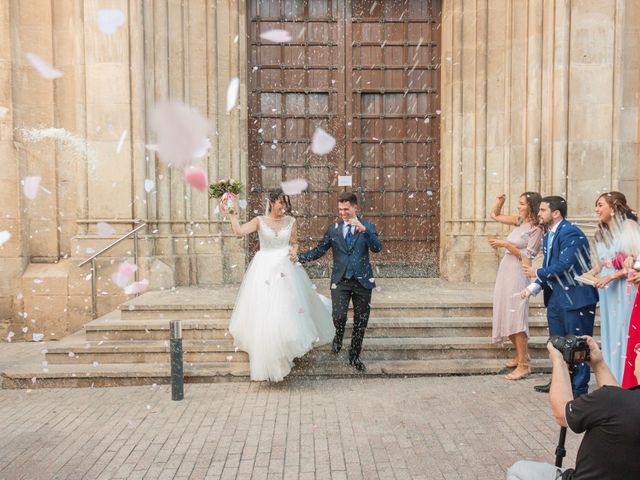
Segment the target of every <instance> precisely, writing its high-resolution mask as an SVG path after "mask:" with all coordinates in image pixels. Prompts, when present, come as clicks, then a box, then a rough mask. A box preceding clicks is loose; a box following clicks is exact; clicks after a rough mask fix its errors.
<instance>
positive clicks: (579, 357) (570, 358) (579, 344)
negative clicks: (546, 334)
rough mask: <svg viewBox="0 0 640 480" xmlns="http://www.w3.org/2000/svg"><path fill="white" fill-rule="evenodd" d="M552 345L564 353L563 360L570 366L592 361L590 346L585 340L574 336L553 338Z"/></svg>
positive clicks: (551, 339) (550, 339)
mask: <svg viewBox="0 0 640 480" xmlns="http://www.w3.org/2000/svg"><path fill="white" fill-rule="evenodd" d="M549 341H550V342H551V345H553V346H554V347H555V349H556V350H559V351H560V352H561V353H562V358H563V359H564V361H565V362H567V363H568V364H569V365H579V364H581V363H582V362H586V361H588V360H590V359H591V356H590V355H589V345H588V344H587V341H586V340H585V339H584V338H580V337H576V336H574V335H567V336H566V337H560V336H553V337H551V338H549Z"/></svg>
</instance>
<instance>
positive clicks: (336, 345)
mask: <svg viewBox="0 0 640 480" xmlns="http://www.w3.org/2000/svg"><path fill="white" fill-rule="evenodd" d="M341 349H342V339H340V338H338V336H337V335H336V336H335V337H333V343H332V344H331V350H333V353H336V354H338V353H340V350H341Z"/></svg>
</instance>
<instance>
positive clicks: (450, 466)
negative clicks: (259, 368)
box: [0, 345, 579, 480]
mask: <svg viewBox="0 0 640 480" xmlns="http://www.w3.org/2000/svg"><path fill="white" fill-rule="evenodd" d="M0 347H3V345H0ZM30 348H34V347H30ZM0 351H2V348H0ZM4 351H6V350H4ZM541 380H542V378H540V377H535V376H534V377H533V378H530V379H527V380H524V381H520V382H507V381H505V380H503V378H502V377H500V376H479V377H447V378H406V379H405V378H395V379H347V380H344V379H342V380H340V379H321V380H313V379H293V380H291V381H285V382H283V383H281V384H276V385H267V384H255V383H254V384H250V383H222V384H210V385H187V390H186V399H185V400H184V401H182V402H172V401H171V400H170V389H169V387H168V386H155V387H154V386H147V387H118V388H104V389H51V390H48V389H43V390H33V391H26V390H0V479H50V478H59V479H79V478H86V479H94V478H99V479H107V478H123V479H124V478H127V479H141V478H154V479H155V478H161V479H169V478H179V479H183V478H193V479H204V478H224V479H228V478H269V479H270V478H274V479H275V478H278V479H280V478H284V479H295V478H302V479H329V478H331V479H352V478H363V479H375V478H381V479H383V478H384V479H386V478H398V479H405V478H407V479H408V478H421V479H429V480H430V479H491V480H495V479H502V478H504V472H505V470H506V468H507V467H508V466H509V465H510V464H511V463H513V462H514V461H515V460H517V459H520V458H528V459H534V460H544V461H552V460H553V450H554V448H555V444H556V442H557V435H558V430H559V429H558V427H557V426H556V425H555V423H554V422H553V419H552V417H551V414H550V411H549V408H548V400H547V396H546V395H542V394H537V393H535V392H533V391H532V388H531V387H532V385H534V384H536V383H538V382H540V381H541ZM578 443H579V437H578V436H576V435H574V434H572V433H570V434H569V435H568V443H567V445H568V451H569V454H568V458H567V461H566V465H572V464H573V461H574V459H575V454H576V449H577V445H578Z"/></svg>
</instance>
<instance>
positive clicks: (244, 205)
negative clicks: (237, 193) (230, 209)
mask: <svg viewBox="0 0 640 480" xmlns="http://www.w3.org/2000/svg"><path fill="white" fill-rule="evenodd" d="M238 207H240V208H241V209H242V210H244V209H246V208H247V200H246V199H244V198H241V199H240V200H238Z"/></svg>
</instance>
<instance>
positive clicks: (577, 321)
mask: <svg viewBox="0 0 640 480" xmlns="http://www.w3.org/2000/svg"><path fill="white" fill-rule="evenodd" d="M566 216H567V202H566V200H565V199H564V198H562V197H558V196H549V197H545V198H543V199H542V201H541V202H540V210H539V211H538V219H539V220H540V224H541V225H544V226H545V227H546V229H547V233H546V234H545V236H544V241H543V242H544V243H543V246H542V250H543V252H544V261H543V266H542V268H538V269H535V270H534V269H533V268H532V267H530V266H523V267H522V270H523V271H524V273H525V275H527V276H528V277H529V278H531V279H534V282H533V283H532V284H531V285H529V286H528V287H527V288H525V289H524V290H523V291H522V292H521V296H522V297H523V298H526V297H529V296H531V295H537V294H538V293H539V292H540V291H541V290H542V291H543V293H544V305H545V306H546V307H547V322H548V324H549V335H552V336H565V335H578V336H579V335H592V334H593V321H594V319H595V313H596V303H597V302H598V293H597V291H596V289H595V288H593V287H591V286H585V285H579V284H577V283H576V282H575V281H574V276H576V275H582V274H583V273H585V272H586V271H588V270H589V269H590V268H591V262H590V259H589V241H588V240H587V237H586V236H585V234H584V233H583V232H582V231H581V230H580V229H579V228H578V227H577V226H575V225H574V224H572V223H571V222H568V221H567V220H565V217H566ZM589 377H590V372H589V367H588V366H587V365H585V364H582V365H580V366H579V367H578V371H577V373H576V375H575V376H574V379H573V390H574V394H575V395H576V396H578V395H583V394H585V393H587V392H588V391H589ZM534 388H535V389H536V390H537V391H539V392H548V391H549V384H546V385H536V386H535V387H534Z"/></svg>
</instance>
